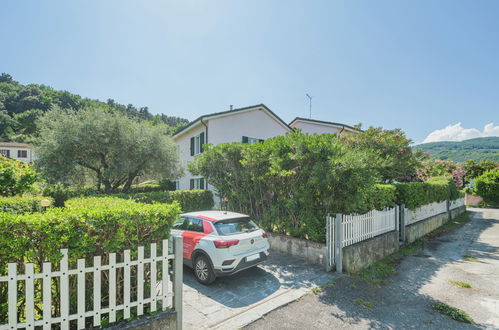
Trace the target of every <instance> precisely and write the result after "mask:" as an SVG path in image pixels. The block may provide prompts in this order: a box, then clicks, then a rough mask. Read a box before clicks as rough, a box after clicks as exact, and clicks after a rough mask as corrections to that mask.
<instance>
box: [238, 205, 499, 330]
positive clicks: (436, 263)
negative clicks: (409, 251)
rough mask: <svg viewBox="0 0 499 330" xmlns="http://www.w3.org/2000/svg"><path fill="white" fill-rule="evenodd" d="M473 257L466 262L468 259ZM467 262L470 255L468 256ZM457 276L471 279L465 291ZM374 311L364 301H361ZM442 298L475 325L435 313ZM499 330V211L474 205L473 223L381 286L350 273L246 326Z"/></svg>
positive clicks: (433, 244)
mask: <svg viewBox="0 0 499 330" xmlns="http://www.w3.org/2000/svg"><path fill="white" fill-rule="evenodd" d="M470 256H471V257H472V258H473V259H467V258H469V257H470ZM465 259H467V260H465ZM450 281H459V282H465V283H469V284H470V285H471V286H472V288H462V287H460V286H457V285H454V284H452V283H451V282H450ZM359 298H360V299H363V300H364V301H367V302H370V303H372V308H366V307H362V306H360V305H359V300H357V299H359ZM436 301H440V302H444V303H446V304H448V305H450V306H453V307H457V308H460V309H462V310H464V311H465V312H467V313H468V314H469V315H470V316H471V317H472V318H473V319H474V320H475V322H476V323H475V324H465V323H460V322H457V321H454V320H452V319H451V318H449V317H448V316H446V315H442V314H440V313H438V312H435V311H433V310H432V309H431V308H430V305H431V304H432V303H434V302H436ZM336 328H348V329H368V328H369V329H371V328H375V329H393V328H397V329H499V210H497V209H471V221H469V222H468V223H466V224H465V225H464V226H462V227H461V228H459V229H456V230H454V231H452V232H449V233H447V234H445V235H442V236H440V237H438V238H435V239H432V240H429V241H426V242H425V243H424V245H423V248H422V249H420V250H419V251H418V252H417V253H416V254H415V255H413V256H409V257H406V258H405V259H404V260H403V261H402V262H401V263H400V265H399V266H398V268H397V273H396V274H395V275H393V276H392V277H390V278H389V279H388V280H387V281H386V283H385V284H384V285H382V286H380V287H374V286H372V285H370V284H366V283H362V282H357V281H355V280H353V279H352V278H350V277H348V276H343V277H342V278H340V279H339V280H338V281H337V282H336V283H335V284H334V285H332V286H330V287H328V288H326V289H325V290H324V291H322V292H320V293H318V294H312V293H311V294H309V295H307V296H305V297H303V298H302V299H300V300H298V301H296V302H293V303H291V304H289V305H287V306H285V307H282V308H280V309H277V310H275V311H273V312H271V313H269V314H267V315H265V316H264V317H263V318H261V319H260V320H258V321H256V322H254V323H252V324H250V325H249V326H247V329H336Z"/></svg>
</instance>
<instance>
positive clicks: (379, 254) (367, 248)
mask: <svg viewBox="0 0 499 330" xmlns="http://www.w3.org/2000/svg"><path fill="white" fill-rule="evenodd" d="M399 245H400V244H399V232H398V231H391V232H389V233H386V234H383V235H380V236H376V237H373V238H371V239H368V240H366V241H362V242H359V243H356V244H353V245H350V246H347V247H344V248H343V270H344V271H345V272H347V273H355V272H358V271H359V270H362V269H364V268H366V267H369V266H370V265H372V264H373V263H375V262H376V261H378V260H381V259H383V258H384V257H386V256H388V255H390V254H392V253H394V252H396V251H397V250H398V249H399Z"/></svg>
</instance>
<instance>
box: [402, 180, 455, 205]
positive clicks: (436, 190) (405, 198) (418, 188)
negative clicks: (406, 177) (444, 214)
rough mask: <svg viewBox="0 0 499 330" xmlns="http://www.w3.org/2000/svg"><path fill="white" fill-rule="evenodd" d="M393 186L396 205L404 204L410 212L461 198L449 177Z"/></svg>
mask: <svg viewBox="0 0 499 330" xmlns="http://www.w3.org/2000/svg"><path fill="white" fill-rule="evenodd" d="M394 186H395V188H396V194H397V199H396V203H397V204H399V205H401V204H405V206H406V207H407V208H409V209H412V210H413V209H416V208H418V207H420V206H423V205H426V204H430V203H435V202H443V201H445V200H447V199H449V200H455V199H457V198H459V197H460V196H461V195H460V193H459V191H458V190H457V187H456V184H455V183H454V181H453V180H452V178H449V177H435V178H431V179H430V180H428V181H426V182H407V183H398V184H395V185H394Z"/></svg>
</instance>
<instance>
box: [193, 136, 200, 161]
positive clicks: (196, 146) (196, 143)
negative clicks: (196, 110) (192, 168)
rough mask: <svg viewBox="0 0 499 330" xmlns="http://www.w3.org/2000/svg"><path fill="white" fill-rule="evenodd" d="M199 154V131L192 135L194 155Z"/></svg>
mask: <svg viewBox="0 0 499 330" xmlns="http://www.w3.org/2000/svg"><path fill="white" fill-rule="evenodd" d="M199 154H201V133H199V134H198V135H196V136H195V137H194V156H196V155H199Z"/></svg>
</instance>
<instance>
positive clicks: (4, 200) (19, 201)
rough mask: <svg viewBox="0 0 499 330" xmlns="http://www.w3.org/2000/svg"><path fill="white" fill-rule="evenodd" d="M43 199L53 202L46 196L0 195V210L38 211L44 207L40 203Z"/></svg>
mask: <svg viewBox="0 0 499 330" xmlns="http://www.w3.org/2000/svg"><path fill="white" fill-rule="evenodd" d="M44 199H48V200H50V201H51V202H53V200H52V199H51V198H47V197H0V212H9V213H28V212H40V211H42V210H43V209H44V208H43V207H42V205H41V201H42V200H44Z"/></svg>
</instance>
